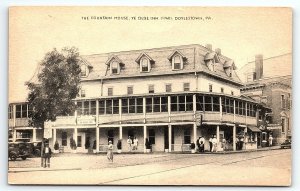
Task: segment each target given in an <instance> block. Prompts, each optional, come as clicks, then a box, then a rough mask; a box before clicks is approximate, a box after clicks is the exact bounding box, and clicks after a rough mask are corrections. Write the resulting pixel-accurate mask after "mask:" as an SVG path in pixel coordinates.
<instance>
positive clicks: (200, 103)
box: [196, 95, 204, 111]
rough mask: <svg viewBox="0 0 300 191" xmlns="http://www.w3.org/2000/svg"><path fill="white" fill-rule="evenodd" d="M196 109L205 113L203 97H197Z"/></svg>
mask: <svg viewBox="0 0 300 191" xmlns="http://www.w3.org/2000/svg"><path fill="white" fill-rule="evenodd" d="M196 108H197V111H204V110H203V108H204V105H203V96H200V95H197V97H196Z"/></svg>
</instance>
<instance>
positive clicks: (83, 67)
mask: <svg viewBox="0 0 300 191" xmlns="http://www.w3.org/2000/svg"><path fill="white" fill-rule="evenodd" d="M86 68H87V67H86V65H84V64H83V65H81V67H80V70H81V72H80V74H81V76H82V77H85V76H87V69H86Z"/></svg>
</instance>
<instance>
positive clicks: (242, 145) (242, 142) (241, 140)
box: [240, 136, 244, 150]
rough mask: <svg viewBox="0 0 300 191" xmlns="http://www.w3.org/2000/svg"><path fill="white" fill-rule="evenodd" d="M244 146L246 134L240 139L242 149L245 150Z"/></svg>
mask: <svg viewBox="0 0 300 191" xmlns="http://www.w3.org/2000/svg"><path fill="white" fill-rule="evenodd" d="M243 147H244V136H242V137H241V139H240V149H241V150H243Z"/></svg>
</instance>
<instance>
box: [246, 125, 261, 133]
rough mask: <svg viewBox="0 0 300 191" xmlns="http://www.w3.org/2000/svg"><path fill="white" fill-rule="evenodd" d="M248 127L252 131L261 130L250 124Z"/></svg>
mask: <svg viewBox="0 0 300 191" xmlns="http://www.w3.org/2000/svg"><path fill="white" fill-rule="evenodd" d="M248 129H250V131H252V132H261V130H260V129H259V128H257V127H255V126H248Z"/></svg>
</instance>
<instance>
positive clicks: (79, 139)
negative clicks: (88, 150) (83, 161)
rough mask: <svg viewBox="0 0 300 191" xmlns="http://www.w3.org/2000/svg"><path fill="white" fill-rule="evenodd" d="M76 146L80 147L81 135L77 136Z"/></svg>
mask: <svg viewBox="0 0 300 191" xmlns="http://www.w3.org/2000/svg"><path fill="white" fill-rule="evenodd" d="M77 147H82V141H81V136H77Z"/></svg>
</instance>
